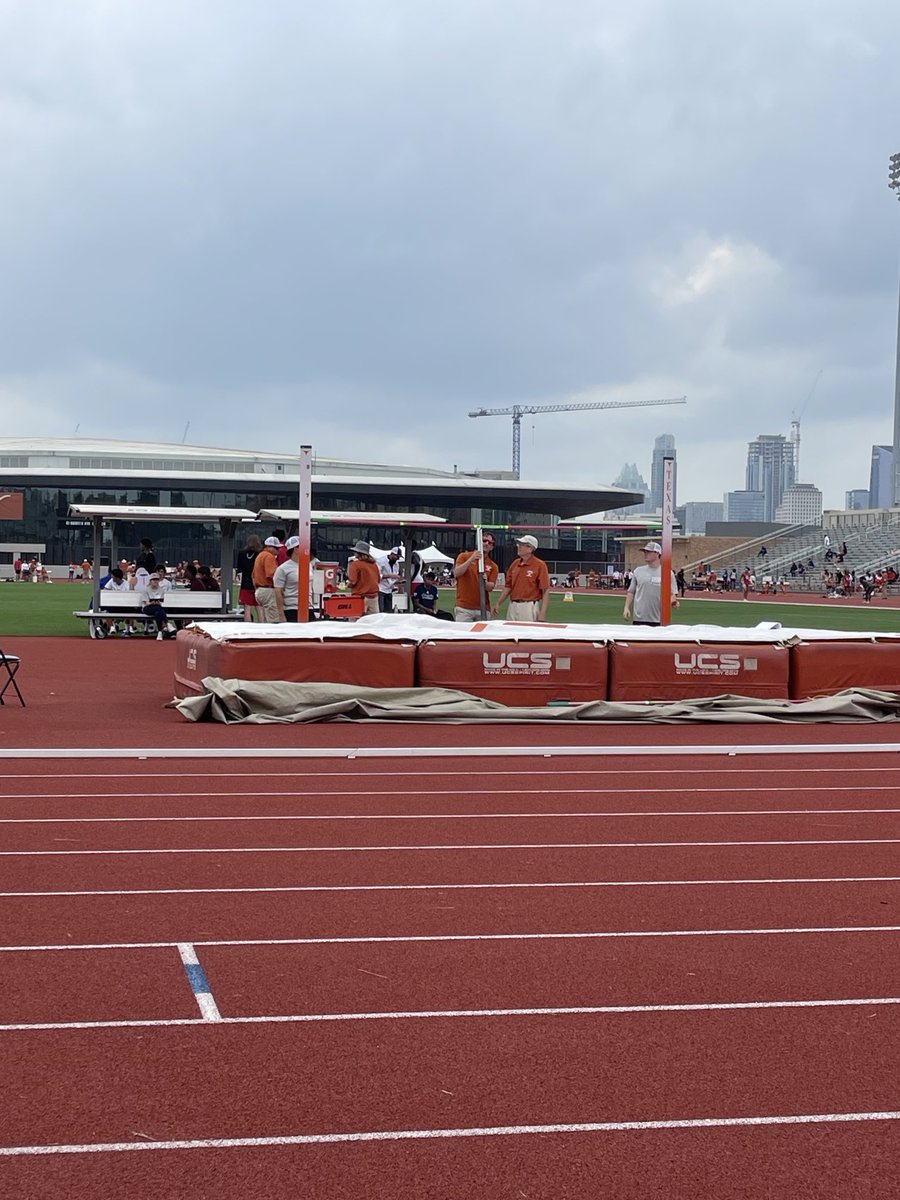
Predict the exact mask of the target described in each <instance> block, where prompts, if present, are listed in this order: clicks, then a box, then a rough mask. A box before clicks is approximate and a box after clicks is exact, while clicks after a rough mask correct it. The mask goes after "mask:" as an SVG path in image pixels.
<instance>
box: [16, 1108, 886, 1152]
mask: <svg viewBox="0 0 900 1200" xmlns="http://www.w3.org/2000/svg"><path fill="white" fill-rule="evenodd" d="M897 1120H900V1112H890V1111H887V1112H847V1113H802V1114H798V1113H794V1114H791V1115H789V1116H772V1117H770V1116H763V1117H686V1118H680V1119H674V1120H666V1121H591V1122H586V1123H583V1124H577V1125H484V1126H472V1127H471V1128H460V1129H389V1130H388V1129H385V1130H370V1131H366V1132H364V1133H298V1134H291V1135H285V1136H281V1137H246V1138H198V1139H183V1140H181V1141H169V1142H163V1141H159V1142H85V1143H82V1144H78V1143H71V1144H67V1145H66V1144H58V1145H49V1146H2V1147H0V1156H2V1157H7V1158H11V1157H14V1156H17V1155H19V1156H21V1155H47V1154H111V1153H116V1152H127V1151H131V1150H234V1149H241V1148H251V1147H252V1148H256V1147H261V1146H320V1145H323V1144H334V1143H341V1142H408V1141H429V1140H434V1139H438V1138H485V1137H526V1136H529V1135H531V1134H555V1133H558V1134H568V1133H626V1132H632V1131H640V1132H643V1131H650V1130H664V1129H731V1128H736V1127H745V1128H746V1127H751V1126H761V1125H833V1124H842V1123H852V1122H861V1121H897Z"/></svg>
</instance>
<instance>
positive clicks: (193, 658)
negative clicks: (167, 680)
mask: <svg viewBox="0 0 900 1200" xmlns="http://www.w3.org/2000/svg"><path fill="white" fill-rule="evenodd" d="M185 665H186V667H187V669H188V670H189V671H196V670H197V647H196V646H191V648H190V650H188V652H187V663H186V664H185Z"/></svg>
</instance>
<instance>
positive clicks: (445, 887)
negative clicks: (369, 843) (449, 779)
mask: <svg viewBox="0 0 900 1200" xmlns="http://www.w3.org/2000/svg"><path fill="white" fill-rule="evenodd" d="M795 883H800V884H806V883H819V884H822V883H900V875H830V876H821V877H817V876H812V875H801V876H794V877H786V878H782V879H609V880H607V879H596V880H595V879H588V880H583V881H572V882H570V883H349V884H336V885H333V884H319V883H312V884H291V885H289V886H284V887H213V888H106V889H103V890H99V891H97V890H92V891H68V892H0V900H8V899H12V898H22V897H27V898H36V897H42V898H43V897H53V896H231V895H247V894H249V895H257V894H259V895H265V894H268V893H270V892H453V891H489V890H492V889H503V888H508V889H514V888H638V887H649V888H656V887H748V886H763V887H768V886H771V885H773V884H795Z"/></svg>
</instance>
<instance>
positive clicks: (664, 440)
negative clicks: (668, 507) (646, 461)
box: [650, 433, 678, 512]
mask: <svg viewBox="0 0 900 1200" xmlns="http://www.w3.org/2000/svg"><path fill="white" fill-rule="evenodd" d="M674 457H675V436H674V434H671V433H661V434H660V435H659V437H658V438H657V439H656V441H655V442H654V443H653V461H652V462H651V464H650V504H651V507H652V508H653V510H654V512H662V506H663V486H664V482H665V479H664V473H665V463H664V461H663V460H664V459H666V458H674ZM673 485H674V486H673V488H672V507H673V508H674V507H675V495H676V492H677V490H678V471H677V466H676V468H675V478H674V480H673Z"/></svg>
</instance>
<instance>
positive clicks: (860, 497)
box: [844, 488, 869, 512]
mask: <svg viewBox="0 0 900 1200" xmlns="http://www.w3.org/2000/svg"><path fill="white" fill-rule="evenodd" d="M844 507H845V508H846V509H848V510H849V511H850V512H858V511H859V510H860V509H863V508H869V491H868V488H852V489H851V490H850V491H849V492H845V493H844Z"/></svg>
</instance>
